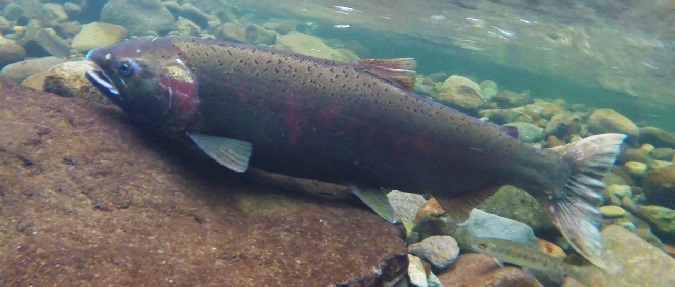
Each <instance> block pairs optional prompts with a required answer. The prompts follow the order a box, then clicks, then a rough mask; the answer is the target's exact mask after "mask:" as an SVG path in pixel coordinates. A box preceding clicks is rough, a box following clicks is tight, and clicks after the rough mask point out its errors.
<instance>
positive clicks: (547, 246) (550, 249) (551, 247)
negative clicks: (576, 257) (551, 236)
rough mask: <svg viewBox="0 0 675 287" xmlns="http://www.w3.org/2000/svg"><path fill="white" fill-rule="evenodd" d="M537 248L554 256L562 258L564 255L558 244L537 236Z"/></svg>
mask: <svg viewBox="0 0 675 287" xmlns="http://www.w3.org/2000/svg"><path fill="white" fill-rule="evenodd" d="M537 249H539V251H541V252H544V253H546V254H548V255H551V256H553V257H555V258H560V259H564V258H565V256H566V254H565V252H564V251H563V250H562V248H560V247H559V246H558V245H555V244H553V243H551V242H548V241H546V240H544V239H541V238H537Z"/></svg>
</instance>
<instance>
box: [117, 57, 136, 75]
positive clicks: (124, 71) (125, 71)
mask: <svg viewBox="0 0 675 287" xmlns="http://www.w3.org/2000/svg"><path fill="white" fill-rule="evenodd" d="M117 72H118V73H119V74H120V75H122V76H124V77H127V76H130V75H131V74H132V73H133V72H134V69H133V68H132V66H131V65H130V64H129V62H127V61H123V62H122V63H121V64H120V66H119V67H118V68H117Z"/></svg>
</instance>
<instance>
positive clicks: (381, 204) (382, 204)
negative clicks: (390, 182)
mask: <svg viewBox="0 0 675 287" xmlns="http://www.w3.org/2000/svg"><path fill="white" fill-rule="evenodd" d="M351 189H352V192H353V193H354V195H356V196H357V197H358V198H359V199H361V201H362V202H363V203H365V204H366V205H367V206H368V207H370V209H372V210H373V211H374V212H375V213H377V215H379V216H381V217H382V218H384V219H385V220H386V221H389V222H391V223H397V222H398V220H397V219H396V216H394V208H393V207H392V206H391V203H389V198H388V197H387V193H389V192H388V191H387V190H384V189H372V188H359V187H356V186H351Z"/></svg>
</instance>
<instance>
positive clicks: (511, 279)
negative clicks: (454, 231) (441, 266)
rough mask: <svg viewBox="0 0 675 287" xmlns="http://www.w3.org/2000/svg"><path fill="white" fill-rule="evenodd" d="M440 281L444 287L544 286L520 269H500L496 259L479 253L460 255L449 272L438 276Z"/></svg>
mask: <svg viewBox="0 0 675 287" xmlns="http://www.w3.org/2000/svg"><path fill="white" fill-rule="evenodd" d="M438 279H440V280H441V283H443V286H462V287H479V286H480V287H483V286H491V287H528V286H542V285H541V283H539V281H537V279H535V278H534V277H532V276H531V275H528V274H527V273H525V271H523V269H521V268H520V267H515V266H505V267H500V266H499V265H498V264H497V262H495V259H494V258H492V257H490V256H487V255H484V254H479V253H471V254H463V255H460V256H459V257H458V258H457V261H455V263H454V264H453V265H452V266H451V267H450V269H448V271H447V272H445V273H443V274H440V275H438Z"/></svg>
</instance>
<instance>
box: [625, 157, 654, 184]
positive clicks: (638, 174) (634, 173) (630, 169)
mask: <svg viewBox="0 0 675 287" xmlns="http://www.w3.org/2000/svg"><path fill="white" fill-rule="evenodd" d="M648 168H649V167H648V166H647V165H646V164H644V163H641V162H637V161H629V162H627V163H625V164H624V165H623V170H624V171H625V172H626V173H627V174H628V175H630V176H631V177H633V179H636V180H639V179H641V178H642V177H644V176H645V174H647V169H648Z"/></svg>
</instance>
